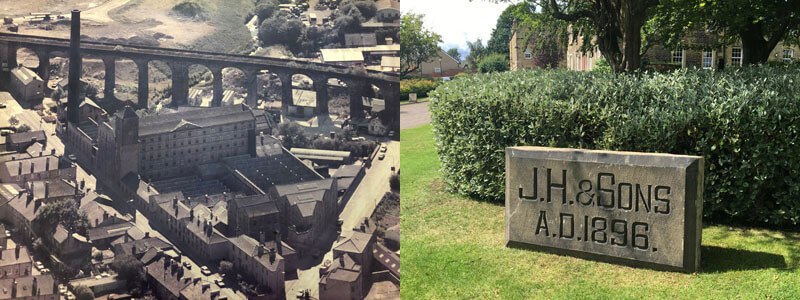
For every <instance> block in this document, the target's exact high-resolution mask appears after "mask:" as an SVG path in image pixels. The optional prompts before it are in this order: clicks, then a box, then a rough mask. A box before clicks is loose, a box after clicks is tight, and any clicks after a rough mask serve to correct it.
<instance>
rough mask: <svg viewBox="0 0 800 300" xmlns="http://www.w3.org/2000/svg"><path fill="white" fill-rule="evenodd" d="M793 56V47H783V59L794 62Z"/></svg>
mask: <svg viewBox="0 0 800 300" xmlns="http://www.w3.org/2000/svg"><path fill="white" fill-rule="evenodd" d="M792 58H794V50H793V49H783V61H785V62H792Z"/></svg>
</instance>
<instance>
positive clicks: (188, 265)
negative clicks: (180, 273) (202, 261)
mask: <svg viewBox="0 0 800 300" xmlns="http://www.w3.org/2000/svg"><path fill="white" fill-rule="evenodd" d="M183 267H184V268H187V269H189V270H191V269H192V264H190V263H189V262H188V261H185V262H183Z"/></svg>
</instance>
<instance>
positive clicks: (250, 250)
mask: <svg viewBox="0 0 800 300" xmlns="http://www.w3.org/2000/svg"><path fill="white" fill-rule="evenodd" d="M229 240H230V241H231V243H233V245H234V246H235V247H236V248H239V249H241V251H242V252H244V253H247V254H248V255H249V256H251V257H253V258H254V259H256V260H258V262H259V263H261V265H263V266H264V267H266V268H267V269H268V270H270V271H272V272H275V271H277V270H278V263H279V262H280V261H281V260H283V256H281V255H280V254H277V253H275V261H274V262H273V263H270V262H269V254H267V253H264V254H263V255H261V256H260V257H259V256H258V247H259V243H258V241H256V240H255V239H253V238H251V237H249V236H247V235H244V234H243V235H240V236H237V237H235V238H230V239H229Z"/></svg>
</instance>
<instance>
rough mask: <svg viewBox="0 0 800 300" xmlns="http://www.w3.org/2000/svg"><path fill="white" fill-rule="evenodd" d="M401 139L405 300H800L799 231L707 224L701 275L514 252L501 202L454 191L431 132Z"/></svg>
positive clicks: (416, 130) (424, 129)
mask: <svg viewBox="0 0 800 300" xmlns="http://www.w3.org/2000/svg"><path fill="white" fill-rule="evenodd" d="M400 134H401V139H402V143H401V154H400V156H401V161H402V165H403V176H402V178H401V185H402V193H401V199H402V201H401V212H402V213H401V226H402V231H403V235H402V241H401V244H402V245H403V246H402V247H403V254H402V256H403V258H402V260H403V280H402V289H401V290H402V297H403V298H404V299H441V298H448V299H449V298H455V299H495V298H502V299H530V298H534V299H553V298H556V299H567V298H568V299H583V298H592V299H612V298H613V299H618V298H627V299H643V298H644V299H650V298H669V299H673V298H679V299H698V298H701V299H799V298H800V269H798V267H800V233H790V232H780V231H772V230H763V229H749V228H731V227H728V226H708V227H706V228H704V229H703V249H702V259H703V260H702V267H701V268H702V271H701V272H699V273H697V274H683V273H673V272H662V271H651V270H647V269H637V268H630V267H624V266H617V265H612V264H606V263H600V262H594V261H587V260H581V259H577V258H571V257H566V256H557V255H551V254H545V253H539V252H533V251H526V250H518V249H510V248H505V247H504V243H503V230H504V228H503V226H504V219H503V217H504V211H503V209H504V208H503V206H502V205H497V204H492V203H486V202H479V201H474V200H470V199H469V198H466V197H462V196H457V195H454V194H450V193H448V192H447V191H445V188H444V186H443V183H442V180H441V179H440V176H439V159H438V156H437V155H436V150H435V148H434V142H433V138H432V133H431V126H430V125H427V126H423V127H419V128H414V129H407V130H402V131H401V133H400Z"/></svg>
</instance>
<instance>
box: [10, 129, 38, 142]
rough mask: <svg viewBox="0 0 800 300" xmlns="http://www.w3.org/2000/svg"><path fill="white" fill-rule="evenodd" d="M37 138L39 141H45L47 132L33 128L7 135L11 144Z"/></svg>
mask: <svg viewBox="0 0 800 300" xmlns="http://www.w3.org/2000/svg"><path fill="white" fill-rule="evenodd" d="M34 138H35V139H36V140H37V141H44V140H46V139H47V134H45V133H44V130H31V131H26V132H15V133H12V134H9V135H8V136H7V137H6V142H7V143H9V144H19V143H25V142H30V141H31V140H32V139H34Z"/></svg>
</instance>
